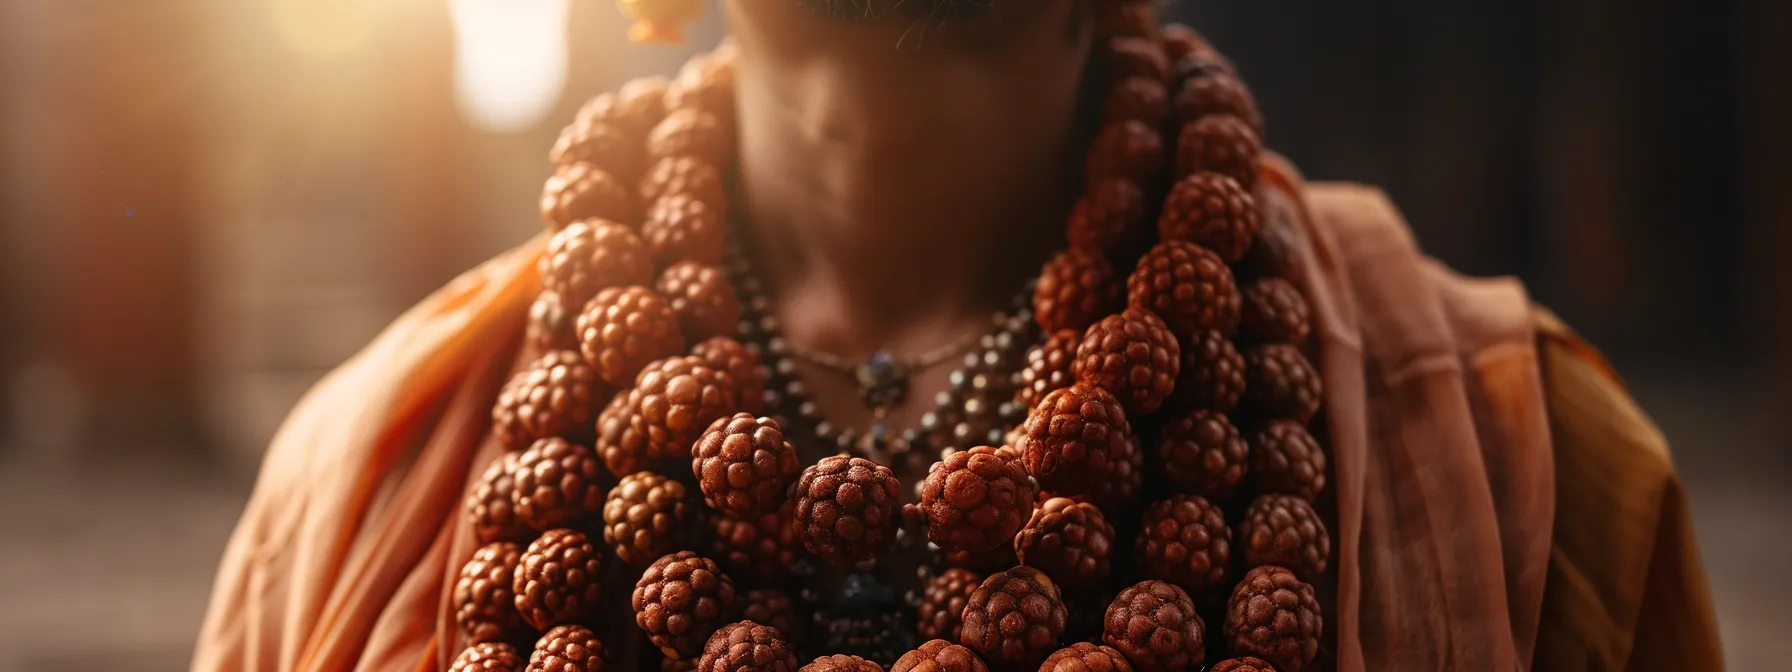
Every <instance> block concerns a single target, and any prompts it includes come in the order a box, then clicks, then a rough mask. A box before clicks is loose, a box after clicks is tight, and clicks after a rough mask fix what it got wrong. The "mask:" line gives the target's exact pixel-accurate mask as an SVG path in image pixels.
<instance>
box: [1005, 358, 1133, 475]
mask: <svg viewBox="0 0 1792 672" xmlns="http://www.w3.org/2000/svg"><path fill="white" fill-rule="evenodd" d="M1131 435H1132V425H1131V424H1130V423H1129V422H1128V421H1127V419H1126V409H1125V408H1123V407H1122V405H1121V403H1120V400H1119V399H1118V398H1116V397H1115V396H1114V395H1113V393H1111V392H1109V391H1108V390H1107V389H1106V388H1103V387H1099V386H1095V385H1090V384H1087V383H1077V384H1074V385H1071V386H1069V387H1066V388H1063V389H1061V390H1057V391H1054V392H1052V393H1050V394H1048V395H1046V396H1045V399H1043V400H1041V401H1040V402H1039V404H1038V405H1036V406H1034V407H1033V409H1032V410H1031V411H1029V412H1028V413H1027V421H1026V422H1025V423H1024V424H1022V425H1021V428H1020V444H1019V445H1018V446H1015V447H1016V448H1018V449H1019V450H1020V453H1021V458H1022V459H1023V460H1024V461H1025V464H1026V467H1027V471H1028V472H1029V473H1031V474H1032V475H1033V476H1034V477H1035V478H1037V479H1039V487H1040V488H1042V489H1044V490H1046V491H1049V492H1052V493H1056V494H1060V495H1086V494H1089V493H1091V492H1094V491H1095V489H1096V488H1098V487H1100V485H1101V484H1102V483H1104V482H1106V481H1108V479H1109V478H1111V477H1112V475H1113V472H1114V470H1115V469H1116V467H1117V463H1118V462H1120V461H1121V460H1120V458H1121V457H1123V456H1125V455H1126V450H1127V444H1126V442H1127V439H1128V437H1130V436H1131Z"/></svg>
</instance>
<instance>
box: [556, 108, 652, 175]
mask: <svg viewBox="0 0 1792 672" xmlns="http://www.w3.org/2000/svg"><path fill="white" fill-rule="evenodd" d="M640 137H641V136H638V135H630V134H628V133H626V132H624V131H623V130H622V129H621V128H619V127H617V126H614V125H611V124H607V123H603V122H596V123H591V124H580V123H577V122H574V123H573V125H571V126H567V127H566V130H564V131H562V132H561V133H560V137H559V138H558V139H556V140H554V147H553V149H551V150H549V151H548V160H549V161H552V162H553V163H554V165H557V166H564V165H567V164H573V163H588V164H591V165H593V166H596V167H598V168H601V169H603V170H604V171H605V172H608V173H610V174H611V175H614V176H616V178H617V179H619V180H621V181H622V182H623V184H628V183H629V181H630V180H633V179H634V178H635V177H637V176H639V175H640V174H641V163H642V161H644V160H645V158H646V156H645V149H646V148H645V147H643V146H642V144H641V140H640Z"/></svg>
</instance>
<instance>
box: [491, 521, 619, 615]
mask: <svg viewBox="0 0 1792 672" xmlns="http://www.w3.org/2000/svg"><path fill="white" fill-rule="evenodd" d="M602 578H603V554H602V553H599V552H598V550H597V547H596V546H593V545H592V544H591V542H590V541H588V540H586V538H585V535H584V534H583V533H581V532H578V531H575V530H548V531H547V532H545V533H543V534H542V535H541V538H540V539H536V540H535V542H534V543H532V544H529V548H528V549H527V550H524V551H523V555H522V558H521V559H519V560H518V564H517V568H516V576H515V577H514V580H513V581H512V582H511V590H512V591H514V592H515V594H516V610H517V613H519V614H522V617H523V621H524V622H526V623H528V624H529V625H530V626H531V627H533V628H535V629H536V630H547V629H549V628H552V627H554V626H556V625H560V624H562V623H568V622H573V621H580V620H583V619H586V618H589V617H591V616H593V615H595V614H596V612H597V608H598V597H599V594H600V591H599V582H600V581H601V580H602Z"/></svg>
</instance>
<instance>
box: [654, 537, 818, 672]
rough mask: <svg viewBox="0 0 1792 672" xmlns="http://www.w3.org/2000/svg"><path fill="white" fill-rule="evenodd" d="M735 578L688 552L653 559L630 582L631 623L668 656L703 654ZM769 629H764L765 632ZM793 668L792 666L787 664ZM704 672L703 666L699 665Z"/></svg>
mask: <svg viewBox="0 0 1792 672" xmlns="http://www.w3.org/2000/svg"><path fill="white" fill-rule="evenodd" d="M734 601H735V594H734V580H733V579H730V578H728V575H726V574H723V573H722V570H721V569H720V568H718V567H717V566H716V563H714V562H712V561H710V560H709V559H707V558H703V557H700V556H698V555H697V554H695V553H692V552H690V551H680V552H678V553H674V554H671V555H667V556H665V557H662V558H660V559H658V560H655V561H654V563H653V564H652V565H649V566H648V567H647V571H645V572H642V574H641V580H640V581H637V582H635V592H634V594H633V595H632V596H631V597H630V599H629V604H630V606H632V607H633V608H634V610H635V625H637V626H639V627H640V628H641V631H642V632H645V633H647V639H648V641H651V642H653V645H654V646H657V647H659V649H660V652H661V653H663V654H665V655H666V657H667V658H689V657H691V656H695V655H697V654H698V653H701V652H704V651H705V649H706V647H705V646H704V642H705V641H706V640H708V639H709V637H710V633H713V632H715V631H716V628H717V627H719V626H721V625H722V623H723V619H725V618H727V616H728V614H730V613H733V611H734V608H735V607H734ZM767 629H768V630H769V628H767ZM792 667H794V666H792ZM698 668H699V669H703V665H702V663H699V664H698Z"/></svg>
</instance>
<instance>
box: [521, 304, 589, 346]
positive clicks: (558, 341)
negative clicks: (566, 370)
mask: <svg viewBox="0 0 1792 672" xmlns="http://www.w3.org/2000/svg"><path fill="white" fill-rule="evenodd" d="M578 316H579V312H578V306H575V305H573V304H572V303H571V302H570V301H568V300H566V299H565V298H564V297H562V296H560V293H559V292H555V291H553V290H543V291H542V292H541V293H540V294H537V295H536V296H535V300H534V301H532V302H530V303H529V322H528V326H526V327H524V331H523V340H524V341H525V342H527V344H528V346H529V347H531V348H534V349H535V351H536V352H548V351H551V350H571V351H573V352H578V350H579V335H578V333H577V330H576V329H575V328H574V326H573V325H574V323H575V322H576V321H577V320H578Z"/></svg>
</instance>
